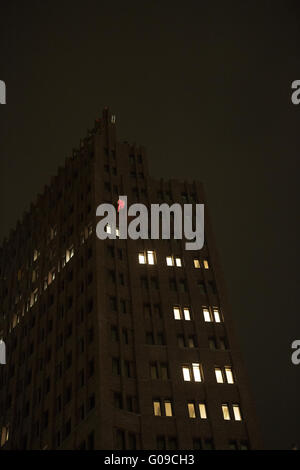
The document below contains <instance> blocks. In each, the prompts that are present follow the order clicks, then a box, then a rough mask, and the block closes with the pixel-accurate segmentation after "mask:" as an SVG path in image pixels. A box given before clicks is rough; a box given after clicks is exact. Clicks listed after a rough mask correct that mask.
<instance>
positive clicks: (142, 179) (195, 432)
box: [0, 109, 261, 450]
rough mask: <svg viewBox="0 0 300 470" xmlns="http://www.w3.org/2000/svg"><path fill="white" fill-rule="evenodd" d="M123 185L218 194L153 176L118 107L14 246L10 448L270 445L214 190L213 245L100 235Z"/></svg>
mask: <svg viewBox="0 0 300 470" xmlns="http://www.w3.org/2000/svg"><path fill="white" fill-rule="evenodd" d="M121 194H122V195H127V197H128V203H129V204H132V203H134V202H141V203H144V204H146V205H147V206H149V205H150V203H163V202H166V203H168V204H172V203H173V202H180V203H188V202H189V203H193V204H194V203H197V202H198V203H205V196H204V193H203V187H202V185H201V183H198V182H193V183H188V182H180V181H175V180H171V181H163V180H154V179H152V178H151V177H150V176H149V174H148V166H147V157H146V153H145V149H144V148H143V147H139V146H136V145H130V144H129V143H127V142H123V143H121V142H118V141H117V140H116V131H115V117H114V116H112V115H111V114H110V113H109V111H108V110H107V109H105V110H104V112H103V116H102V119H99V120H97V121H96V122H95V126H94V128H93V130H91V131H90V132H89V133H88V136H87V137H86V138H85V139H83V140H82V141H80V146H79V149H77V150H74V151H73V155H72V157H70V158H68V159H67V160H66V163H65V166H64V167H63V168H59V171H58V174H57V176H55V177H53V179H52V181H51V183H50V185H49V186H46V187H45V190H44V192H43V194H41V195H39V196H38V198H37V201H36V202H35V203H34V204H32V205H31V207H30V210H29V211H28V212H27V213H26V214H24V216H23V218H22V220H21V221H19V222H18V224H17V226H16V229H15V230H14V231H12V232H11V233H10V235H9V237H8V239H6V240H4V242H3V244H2V246H1V250H0V269H1V271H0V279H1V284H0V295H1V304H2V311H1V319H0V339H2V340H3V341H4V343H5V346H6V364H3V365H0V431H1V443H0V444H1V447H0V448H1V449H3V450H5V449H106V450H109V449H151V450H152V449H199V450H200V449H258V448H260V446H261V443H260V438H259V434H258V429H257V424H256V419H255V411H254V408H253V404H252V401H251V397H250V396H249V387H248V384H247V380H246V377H245V373H244V368H243V364H242V360H241V357H240V351H239V346H238V344H237V342H236V337H235V334H234V326H233V324H232V318H231V314H230V309H229V307H228V303H227V300H226V294H225V292H224V286H223V280H222V274H221V270H220V267H219V263H218V258H217V254H216V249H215V244H214V240H213V234H212V231H211V227H210V222H209V218H208V214H207V207H206V204H205V244H204V247H203V249H201V250H198V251H187V250H185V247H184V240H174V239H172V237H171V239H170V240H151V239H149V240H130V239H127V240H121V239H119V238H116V239H115V240H112V239H107V240H104V241H103V240H99V239H98V238H97V236H96V230H95V229H96V224H97V222H98V220H99V218H98V217H96V208H97V206H98V205H99V204H100V203H102V202H109V203H113V204H115V205H116V204H117V201H118V198H119V195H121ZM108 230H109V228H108Z"/></svg>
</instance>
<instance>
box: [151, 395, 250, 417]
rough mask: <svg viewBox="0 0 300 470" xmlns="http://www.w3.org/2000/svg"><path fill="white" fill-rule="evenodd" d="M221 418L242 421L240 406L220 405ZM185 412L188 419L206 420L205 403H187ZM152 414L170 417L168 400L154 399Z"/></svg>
mask: <svg viewBox="0 0 300 470" xmlns="http://www.w3.org/2000/svg"><path fill="white" fill-rule="evenodd" d="M221 411H222V416H223V419H224V420H225V421H229V420H231V419H233V420H234V421H242V415H241V410H240V405H239V404H237V403H233V404H229V403H223V404H222V405H221ZM187 412H188V416H189V418H192V419H196V418H200V419H207V409H206V404H205V403H195V402H193V401H192V402H188V403H187ZM153 413H154V416H165V417H172V416H174V413H173V405H172V401H171V400H169V399H155V400H153Z"/></svg>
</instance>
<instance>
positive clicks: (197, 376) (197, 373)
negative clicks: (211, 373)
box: [192, 362, 201, 382]
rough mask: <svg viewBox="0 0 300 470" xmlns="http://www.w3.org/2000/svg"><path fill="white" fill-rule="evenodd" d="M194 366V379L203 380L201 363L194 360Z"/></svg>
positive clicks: (196, 380)
mask: <svg viewBox="0 0 300 470" xmlns="http://www.w3.org/2000/svg"><path fill="white" fill-rule="evenodd" d="M192 368H193V375H194V381H195V382H201V371H200V364H198V363H195V362H194V363H193V364H192Z"/></svg>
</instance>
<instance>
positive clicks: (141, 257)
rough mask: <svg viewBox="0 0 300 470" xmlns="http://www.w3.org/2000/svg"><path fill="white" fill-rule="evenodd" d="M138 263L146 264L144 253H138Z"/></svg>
mask: <svg viewBox="0 0 300 470" xmlns="http://www.w3.org/2000/svg"><path fill="white" fill-rule="evenodd" d="M139 263H140V264H146V256H145V254H144V253H139Z"/></svg>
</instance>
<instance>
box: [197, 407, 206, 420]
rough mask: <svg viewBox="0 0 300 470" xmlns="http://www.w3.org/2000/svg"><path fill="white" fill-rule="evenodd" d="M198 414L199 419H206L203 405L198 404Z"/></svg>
mask: <svg viewBox="0 0 300 470" xmlns="http://www.w3.org/2000/svg"><path fill="white" fill-rule="evenodd" d="M199 414H200V418H201V419H206V418H207V413H206V405H205V403H199Z"/></svg>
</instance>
